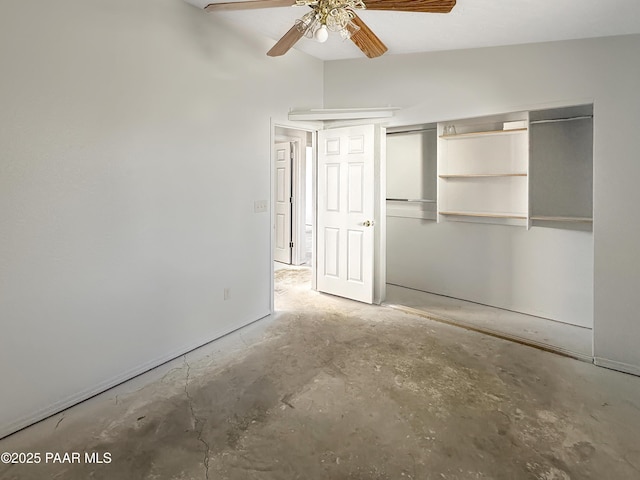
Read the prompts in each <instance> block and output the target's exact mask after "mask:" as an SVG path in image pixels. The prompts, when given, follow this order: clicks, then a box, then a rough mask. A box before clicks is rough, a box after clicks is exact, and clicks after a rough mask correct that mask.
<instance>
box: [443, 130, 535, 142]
mask: <svg viewBox="0 0 640 480" xmlns="http://www.w3.org/2000/svg"><path fill="white" fill-rule="evenodd" d="M527 130H528V129H527V128H513V129H511V130H487V131H483V132H468V133H456V134H453V135H440V138H442V139H444V140H455V139H456V138H470V137H481V136H489V135H513V134H517V133H523V132H526V131H527Z"/></svg>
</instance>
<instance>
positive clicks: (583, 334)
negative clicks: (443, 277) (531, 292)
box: [385, 284, 593, 362]
mask: <svg viewBox="0 0 640 480" xmlns="http://www.w3.org/2000/svg"><path fill="white" fill-rule="evenodd" d="M385 305H387V306H390V307H393V308H399V309H401V310H405V311H406V312H408V313H410V314H417V315H421V316H425V317H427V318H430V319H432V320H440V321H443V322H445V323H447V322H449V323H453V324H455V325H458V326H463V327H467V328H470V329H472V330H476V331H478V332H481V333H487V334H489V335H494V336H497V337H499V338H506V339H509V340H514V341H516V342H519V343H524V344H525V345H531V346H537V347H539V348H542V349H543V350H549V351H552V352H557V353H561V354H563V355H567V356H570V357H572V358H577V359H579V360H585V361H589V362H592V361H593V334H592V330H591V329H590V328H585V327H579V326H576V325H570V324H567V323H561V322H557V321H553V320H548V319H546V318H541V317H534V316H532V315H525V314H522V313H518V312H513V311H509V310H503V309H501V308H495V307H489V306H487V305H481V304H479V303H473V302H467V301H465V300H460V299H457V298H451V297H445V296H442V295H434V294H432V293H427V292H421V291H419V290H413V289H410V288H406V287H400V286H398V285H390V284H387V295H386V299H385Z"/></svg>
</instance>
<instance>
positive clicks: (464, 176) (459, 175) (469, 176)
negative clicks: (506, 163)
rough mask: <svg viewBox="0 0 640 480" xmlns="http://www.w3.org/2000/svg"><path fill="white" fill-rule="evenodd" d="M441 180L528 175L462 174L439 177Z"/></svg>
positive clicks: (521, 174)
mask: <svg viewBox="0 0 640 480" xmlns="http://www.w3.org/2000/svg"><path fill="white" fill-rule="evenodd" d="M438 176H439V177H440V178H491V177H526V176H527V174H526V173H460V174H448V175H438Z"/></svg>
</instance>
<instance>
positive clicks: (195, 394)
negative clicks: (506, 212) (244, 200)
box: [0, 269, 640, 480]
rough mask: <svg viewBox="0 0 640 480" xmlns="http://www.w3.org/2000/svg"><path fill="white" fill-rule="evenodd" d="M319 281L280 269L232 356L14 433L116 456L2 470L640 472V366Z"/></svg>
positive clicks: (268, 479) (512, 475) (0, 469)
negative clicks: (559, 348) (430, 316)
mask: <svg viewBox="0 0 640 480" xmlns="http://www.w3.org/2000/svg"><path fill="white" fill-rule="evenodd" d="M308 282H309V272H308V270H299V269H298V270H296V269H294V270H283V271H278V272H277V273H276V307H277V309H278V311H279V313H278V314H277V315H276V319H275V320H274V321H273V323H272V325H271V326H270V327H269V328H268V330H267V331H266V332H265V334H264V336H263V338H262V339H261V340H259V341H254V342H247V345H248V347H247V348H245V349H244V350H243V351H241V352H238V353H236V354H233V355H231V356H230V357H228V358H227V359H225V360H224V361H212V359H211V358H210V357H204V358H202V359H200V360H189V361H187V357H184V358H183V363H182V365H181V366H179V367H177V368H174V369H172V370H170V371H169V372H167V373H166V374H165V375H163V376H162V378H161V379H159V380H157V381H154V382H152V383H150V384H148V385H146V386H144V387H143V388H141V389H140V390H137V391H134V392H131V393H128V394H118V399H117V402H114V401H113V396H112V397H110V398H107V399H105V400H104V401H103V402H97V403H96V404H95V405H92V406H90V407H87V408H84V409H80V410H81V411H79V412H78V413H75V410H74V409H71V410H69V411H67V412H65V415H64V417H63V418H64V422H62V421H61V420H60V419H59V418H55V419H51V422H53V423H54V424H55V421H58V424H57V428H55V429H54V428H53V427H52V426H50V427H48V428H46V430H45V429H44V427H43V425H36V426H34V427H32V428H30V429H28V430H27V431H25V432H21V434H20V435H17V436H14V437H9V438H7V439H4V440H2V441H0V451H58V452H62V451H89V452H94V451H97V452H109V453H111V456H112V459H113V460H112V462H111V463H110V464H107V465H87V464H81V465H68V464H67V465H52V464H48V465H44V464H40V465H4V466H2V465H0V478H1V479H3V480H4V479H10V480H17V479H21V480H22V479H26V480H28V479H41V478H65V479H71V480H74V479H85V478H95V479H112V478H119V479H129V478H131V479H149V480H151V479H176V480H181V479H203V478H205V479H208V478H211V479H214V478H215V479H220V480H224V479H228V480H235V479H255V480H276V479H277V480H280V479H336V480H337V479H356V480H358V479H362V480H364V479H378V480H382V479H405V478H406V479H442V478H445V479H459V480H463V479H465V480H466V479H487V478H493V479H505V480H506V479H509V480H513V479H516V480H517V479H540V480H550V479H598V480H601V479H603V478H616V479H617V480H618V479H622V480H624V479H636V478H638V468H637V465H638V462H637V461H636V459H637V458H638V452H637V447H636V445H637V432H638V431H640V414H639V411H638V404H639V399H640V378H637V377H633V376H630V375H625V374H621V373H617V372H613V371H609V370H605V369H601V368H598V367H595V366H593V365H590V364H586V363H583V362H579V361H576V360H571V359H568V358H563V357H560V356H557V355H553V354H550V353H547V352H543V351H539V350H536V349H533V348H529V347H525V346H522V345H518V344H514V343H510V342H507V341H504V340H500V339H496V338H492V337H488V336H484V335H482V334H478V333H475V332H471V331H467V330H464V329H460V328H456V327H452V326H449V325H444V324H441V323H437V322H432V321H429V320H427V319H424V318H421V317H416V316H412V315H408V314H406V313H403V312H399V311H395V310H392V309H388V308H382V307H376V306H369V305H364V304H360V303H357V302H350V301H348V300H344V299H341V298H338V297H332V296H328V295H322V294H319V293H317V292H313V291H311V290H310V289H309V286H308V285H309V283H308ZM242 341H243V342H245V339H244V338H242ZM190 358H191V357H190ZM43 423H44V424H45V425H46V422H43Z"/></svg>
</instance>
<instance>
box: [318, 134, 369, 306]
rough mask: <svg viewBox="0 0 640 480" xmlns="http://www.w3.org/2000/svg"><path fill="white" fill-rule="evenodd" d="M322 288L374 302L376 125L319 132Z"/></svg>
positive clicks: (320, 285) (319, 220)
mask: <svg viewBox="0 0 640 480" xmlns="http://www.w3.org/2000/svg"><path fill="white" fill-rule="evenodd" d="M318 140H319V141H318V204H317V205H318V230H317V231H318V260H319V262H318V264H319V268H318V272H317V288H318V290H320V291H322V292H326V293H331V294H334V295H339V296H342V297H347V298H351V299H354V300H359V301H361V302H366V303H372V302H373V285H374V284H373V274H374V268H373V265H374V228H375V227H374V214H375V206H374V186H375V185H374V173H375V149H374V126H373V125H364V126H357V127H347V128H339V129H331V130H325V131H321V132H319V134H318Z"/></svg>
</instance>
